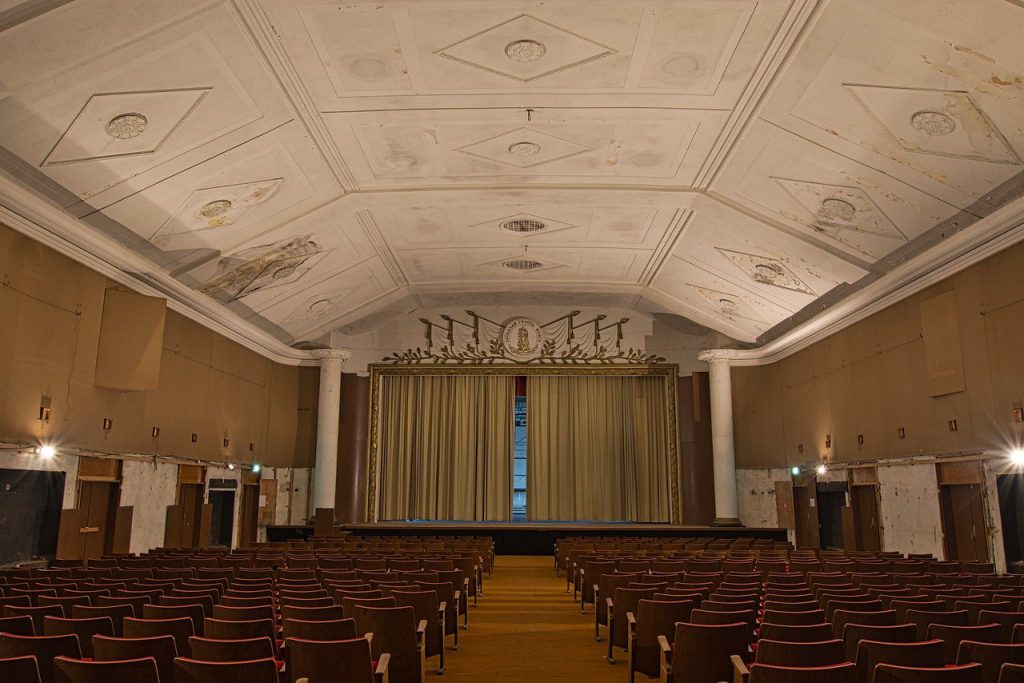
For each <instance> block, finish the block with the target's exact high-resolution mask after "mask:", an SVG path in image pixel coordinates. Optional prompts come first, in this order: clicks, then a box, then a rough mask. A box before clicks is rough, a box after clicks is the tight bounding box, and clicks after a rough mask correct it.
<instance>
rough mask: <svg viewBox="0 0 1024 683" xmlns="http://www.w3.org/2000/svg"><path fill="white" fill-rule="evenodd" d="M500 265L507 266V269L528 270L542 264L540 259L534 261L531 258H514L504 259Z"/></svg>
mask: <svg viewBox="0 0 1024 683" xmlns="http://www.w3.org/2000/svg"><path fill="white" fill-rule="evenodd" d="M501 265H503V266H504V267H506V268H508V269H509V270H518V271H520V272H526V271H528V270H536V269H537V268H540V267H541V266H543V265H544V264H543V263H541V262H540V261H534V260H533V259H528V258H514V259H509V260H508V261H505V262H504V263H502V264H501Z"/></svg>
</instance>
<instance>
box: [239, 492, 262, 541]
mask: <svg viewBox="0 0 1024 683" xmlns="http://www.w3.org/2000/svg"><path fill="white" fill-rule="evenodd" d="M259 522H260V484H243V485H242V500H241V501H240V510H239V514H238V547H240V548H248V547H251V546H252V545H253V544H254V543H256V532H257V530H258V527H259Z"/></svg>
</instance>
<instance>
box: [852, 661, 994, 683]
mask: <svg viewBox="0 0 1024 683" xmlns="http://www.w3.org/2000/svg"><path fill="white" fill-rule="evenodd" d="M872 683H982V675H981V664H967V665H966V666H947V667H941V668H924V667H922V668H916V667H907V666H896V665H894V664H879V665H878V666H877V667H876V668H875V677H874V679H873V680H872Z"/></svg>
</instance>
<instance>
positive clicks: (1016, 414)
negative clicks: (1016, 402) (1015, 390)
mask: <svg viewBox="0 0 1024 683" xmlns="http://www.w3.org/2000/svg"><path fill="white" fill-rule="evenodd" d="M1013 421H1014V422H1024V408H1014V409H1013Z"/></svg>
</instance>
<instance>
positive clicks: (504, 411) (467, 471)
mask: <svg viewBox="0 0 1024 683" xmlns="http://www.w3.org/2000/svg"><path fill="white" fill-rule="evenodd" d="M380 396H381V398H380V422H379V431H378V433H379V435H380V436H379V448H378V466H379V468H380V472H381V474H380V481H381V501H380V506H379V510H380V517H379V518H380V519H381V520H402V519H450V520H509V519H511V518H512V453H513V434H514V431H513V427H512V420H513V402H514V378H513V377H511V376H502V375H384V376H382V377H381V395H380Z"/></svg>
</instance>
